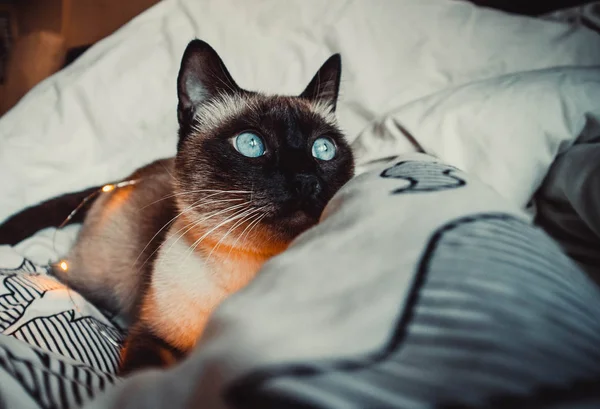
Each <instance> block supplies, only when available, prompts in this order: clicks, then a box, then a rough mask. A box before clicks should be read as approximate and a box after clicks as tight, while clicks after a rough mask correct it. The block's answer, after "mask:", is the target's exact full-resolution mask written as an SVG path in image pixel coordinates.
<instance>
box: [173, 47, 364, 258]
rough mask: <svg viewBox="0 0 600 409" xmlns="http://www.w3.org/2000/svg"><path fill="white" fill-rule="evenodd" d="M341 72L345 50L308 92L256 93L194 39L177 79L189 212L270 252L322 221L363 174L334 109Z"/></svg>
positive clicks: (179, 165)
mask: <svg viewBox="0 0 600 409" xmlns="http://www.w3.org/2000/svg"><path fill="white" fill-rule="evenodd" d="M340 76H341V58H340V56H339V54H336V55H333V56H332V57H330V58H329V59H328V60H327V61H326V62H325V63H324V64H323V66H322V67H321V68H320V69H319V70H318V72H317V73H316V75H315V76H314V78H313V79H312V80H311V81H310V83H309V84H308V86H307V87H306V89H305V90H304V91H303V92H302V93H301V94H300V95H299V96H277V95H264V94H261V93H258V92H252V91H247V90H244V89H242V88H240V87H239V86H238V85H237V84H236V83H235V81H234V80H233V78H232V77H231V75H230V74H229V72H228V70H227V68H226V67H225V65H224V64H223V61H222V60H221V58H220V57H219V56H218V54H217V53H216V52H215V50H213V49H212V48H211V47H210V46H209V45H208V44H206V43H205V42H203V41H200V40H193V41H192V42H191V43H190V44H189V45H188V47H187V49H186V51H185V53H184V56H183V60H182V63H181V68H180V71H179V76H178V97H179V105H178V119H179V125H180V130H179V144H178V153H177V157H176V175H175V179H176V182H175V186H176V189H177V196H176V197H177V204H178V207H179V211H182V212H186V214H187V217H186V219H187V220H191V221H192V222H196V223H197V227H198V228H199V229H200V230H202V231H206V234H209V235H211V237H213V240H211V241H214V237H219V240H220V239H223V240H222V243H224V244H225V245H227V246H234V247H235V246H243V247H246V248H252V249H254V250H255V251H257V252H262V251H264V252H267V253H268V252H276V251H280V250H281V249H282V248H284V247H285V246H287V244H288V243H289V241H290V240H292V239H293V238H294V237H295V236H297V235H298V234H299V233H301V232H302V231H304V230H306V229H307V228H309V227H311V226H312V225H314V224H316V223H317V222H318V220H319V217H320V215H321V212H322V211H323V208H324V207H325V205H326V204H327V202H328V201H329V200H330V199H331V198H332V196H333V195H334V194H335V193H336V192H337V191H338V190H339V189H340V187H342V185H344V184H345V183H346V182H347V181H348V180H349V179H350V178H351V177H352V176H353V174H354V160H353V156H352V153H351V150H350V147H349V146H348V144H347V142H346V141H345V138H344V135H342V133H341V131H340V129H339V128H338V126H337V124H336V119H335V115H334V112H335V108H336V102H337V97H338V90H339V84H340Z"/></svg>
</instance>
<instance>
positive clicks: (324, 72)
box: [300, 54, 342, 111]
mask: <svg viewBox="0 0 600 409" xmlns="http://www.w3.org/2000/svg"><path fill="white" fill-rule="evenodd" d="M341 76H342V57H341V56H340V55H339V54H334V55H332V56H331V57H329V58H328V59H327V61H325V63H324V64H323V65H322V66H321V68H319V71H317V73H316V74H315V76H314V77H313V79H312V80H311V81H310V83H309V84H308V86H307V87H306V89H305V90H304V91H303V92H302V94H300V97H301V98H308V99H310V100H312V101H318V102H324V103H326V104H327V105H329V106H330V107H331V110H332V111H335V107H336V104H337V99H338V93H339V91H340V78H341Z"/></svg>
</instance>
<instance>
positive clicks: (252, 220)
mask: <svg viewBox="0 0 600 409" xmlns="http://www.w3.org/2000/svg"><path fill="white" fill-rule="evenodd" d="M266 207H267V206H262V207H260V208H258V209H257V210H258V211H259V212H258V213H256V214H253V215H252V216H251V217H249V218H248V219H247V221H248V222H249V223H248V224H247V225H246V228H245V229H244V230H243V231H242V232H241V233H240V234H239V235H238V237H237V239H235V241H234V242H233V244H232V245H231V247H230V248H229V253H227V258H229V256H230V255H231V252H232V251H233V249H234V248H236V247H235V246H237V244H238V242H239V241H240V239H241V238H242V237H243V236H244V233H246V231H247V230H248V229H249V228H250V227H251V226H252V225H253V223H255V222H256V220H262V219H263V218H264V217H265V216H266V214H265V213H260V212H262V211H263V210H264V209H265V208H266Z"/></svg>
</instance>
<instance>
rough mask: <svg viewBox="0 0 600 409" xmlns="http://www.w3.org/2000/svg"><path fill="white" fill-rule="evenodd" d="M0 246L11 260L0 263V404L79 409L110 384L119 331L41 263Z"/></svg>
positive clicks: (1, 253)
mask: <svg viewBox="0 0 600 409" xmlns="http://www.w3.org/2000/svg"><path fill="white" fill-rule="evenodd" d="M0 250H1V251H0V263H1V262H2V261H3V260H6V259H10V260H11V263H10V264H12V266H6V267H5V268H0V385H1V386H0V397H1V398H2V400H0V403H1V402H4V405H5V407H7V408H25V407H34V408H35V407H40V408H60V409H65V408H75V407H80V406H81V405H82V404H83V403H85V402H86V401H88V400H90V399H92V398H93V397H94V396H95V395H96V394H97V393H99V392H101V391H103V390H105V389H106V388H107V387H108V386H110V385H112V384H114V382H115V381H116V379H117V378H115V376H114V373H115V372H116V369H117V365H118V359H119V348H120V344H121V342H122V340H123V333H122V331H121V330H120V329H119V328H118V327H117V326H116V325H115V324H114V323H113V322H111V321H110V320H109V319H107V318H106V317H105V316H104V315H103V314H102V313H101V312H100V311H98V310H97V309H96V308H95V307H94V306H93V305H91V304H89V303H87V302H86V301H85V300H84V299H83V298H82V297H81V296H80V295H79V294H77V293H75V292H73V291H70V290H68V289H67V288H66V287H65V286H64V285H63V284H61V283H60V282H58V281H57V280H55V279H54V278H53V277H51V276H49V275H48V272H47V270H46V268H44V267H41V266H37V265H35V264H34V263H32V262H31V261H29V260H26V259H20V260H18V264H16V265H15V254H12V253H11V254H10V257H8V256H7V257H4V258H3V257H2V256H3V255H5V254H7V253H9V252H12V249H9V248H6V247H5V248H1V249H0ZM0 265H2V264H0ZM7 385H13V387H12V388H8V387H7ZM0 407H2V406H1V405H0Z"/></svg>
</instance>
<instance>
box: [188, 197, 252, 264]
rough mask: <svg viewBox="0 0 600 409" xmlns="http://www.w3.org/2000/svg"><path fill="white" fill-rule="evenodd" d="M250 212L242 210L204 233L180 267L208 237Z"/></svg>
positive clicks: (193, 244)
mask: <svg viewBox="0 0 600 409" xmlns="http://www.w3.org/2000/svg"><path fill="white" fill-rule="evenodd" d="M246 204H250V202H247V203H246ZM248 210H249V209H247V208H246V209H241V210H240V211H236V213H235V214H234V215H232V216H230V217H229V218H227V219H225V220H224V221H222V222H221V223H219V224H217V225H216V226H214V227H213V228H212V229H210V230H209V231H207V232H206V233H204V234H203V235H202V236H201V237H200V238H199V239H198V240H196V241H195V242H194V243H192V245H191V246H190V248H189V250H188V251H187V252H186V255H185V257H184V259H183V261H182V262H181V264H180V265H182V264H183V263H185V261H186V260H187V258H188V257H189V256H190V254H192V253H193V252H194V251H196V249H197V248H198V246H199V245H200V243H202V241H203V240H204V239H205V238H206V237H208V236H209V235H210V234H211V233H212V232H214V231H215V230H217V229H218V228H219V227H221V226H224V225H225V224H227V223H231V222H232V221H234V220H237V219H239V218H240V217H243V216H244V215H245V213H246V212H247V211H248Z"/></svg>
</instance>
